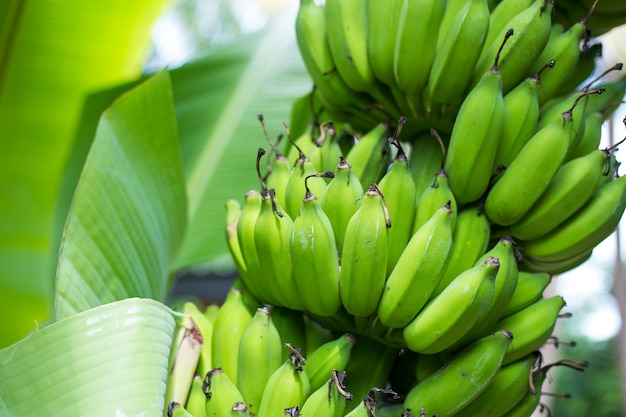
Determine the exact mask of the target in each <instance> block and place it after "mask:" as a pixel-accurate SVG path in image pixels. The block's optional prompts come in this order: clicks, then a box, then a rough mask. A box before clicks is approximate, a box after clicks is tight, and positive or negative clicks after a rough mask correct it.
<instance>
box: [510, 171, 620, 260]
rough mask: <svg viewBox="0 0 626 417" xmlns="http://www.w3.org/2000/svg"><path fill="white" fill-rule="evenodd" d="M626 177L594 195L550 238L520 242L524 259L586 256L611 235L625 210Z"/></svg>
mask: <svg viewBox="0 0 626 417" xmlns="http://www.w3.org/2000/svg"><path fill="white" fill-rule="evenodd" d="M625 178H626V177H619V178H617V179H615V180H613V181H610V182H608V183H605V184H602V185H601V186H600V187H599V188H598V189H597V191H596V192H595V194H594V196H592V197H591V199H590V200H589V201H588V202H587V203H586V204H585V205H584V206H583V207H581V208H580V209H579V210H578V211H577V212H576V213H575V214H574V215H573V216H572V218H571V219H568V220H567V221H565V222H564V223H562V224H561V225H559V226H558V227H557V228H556V229H554V230H553V231H552V232H550V233H549V234H548V235H546V236H544V237H541V238H538V239H536V240H530V241H527V242H521V243H520V250H521V251H522V254H523V255H524V256H528V257H531V258H534V259H537V260H544V261H562V260H566V259H568V258H572V257H575V256H579V255H582V254H585V253H586V252H589V251H590V250H592V249H593V248H594V247H595V246H596V245H597V244H599V243H600V242H601V241H603V240H604V239H605V238H606V237H607V236H609V235H610V234H611V233H612V232H613V230H615V227H616V226H617V224H618V222H619V220H620V219H621V217H622V214H623V212H624V207H626V179H625Z"/></svg>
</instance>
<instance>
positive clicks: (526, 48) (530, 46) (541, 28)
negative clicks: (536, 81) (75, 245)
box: [470, 0, 558, 94]
mask: <svg viewBox="0 0 626 417" xmlns="http://www.w3.org/2000/svg"><path fill="white" fill-rule="evenodd" d="M552 8H553V3H552V0H535V2H534V3H533V4H531V5H530V6H529V7H528V8H526V9H524V10H523V11H522V12H520V13H518V14H516V15H515V16H513V17H512V18H511V20H509V21H508V22H507V23H506V25H505V26H504V29H502V30H500V32H499V34H498V35H496V36H495V40H494V41H492V43H491V44H490V45H485V51H484V53H483V54H482V55H481V57H480V59H479V60H478V63H477V64H476V67H475V69H474V76H473V79H472V81H471V83H470V85H476V84H477V83H478V82H479V81H480V79H481V78H482V76H483V74H484V72H485V71H487V70H489V67H490V66H491V62H492V59H493V56H494V54H495V53H496V51H498V49H499V48H500V44H501V41H500V39H502V37H503V36H504V35H505V33H506V32H507V30H509V29H513V31H514V32H515V36H514V37H513V39H512V40H511V41H510V42H507V44H506V45H505V46H504V48H502V53H501V60H500V62H501V64H500V72H501V73H502V91H503V92H504V93H505V94H506V93H507V92H509V91H510V90H511V89H512V88H513V87H514V86H516V85H517V84H518V83H519V82H520V81H522V80H523V79H524V78H526V77H527V75H528V74H529V73H532V70H531V66H532V65H533V64H534V63H535V62H536V61H537V59H538V58H539V56H540V54H541V52H542V51H543V49H544V48H545V46H546V44H547V43H548V39H549V38H550V27H551V24H552ZM549 59H553V57H549V58H548V60H549ZM540 62H541V63H542V65H543V63H545V62H547V60H543V61H540ZM557 65H558V63H557Z"/></svg>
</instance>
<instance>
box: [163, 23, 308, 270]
mask: <svg viewBox="0 0 626 417" xmlns="http://www.w3.org/2000/svg"><path fill="white" fill-rule="evenodd" d="M293 21H294V20H293V16H292V15H290V14H283V15H282V16H280V17H279V18H277V19H276V20H275V21H273V22H272V24H271V25H269V26H268V27H267V29H266V30H265V31H263V32H261V33H259V34H255V35H254V36H252V37H250V38H249V39H242V40H240V41H239V42H237V43H236V44H233V45H230V46H229V47H228V48H227V49H222V50H215V51H213V52H212V54H211V55H210V56H209V57H207V59H206V60H203V61H201V62H198V63H195V64H193V65H189V66H186V67H183V68H180V70H175V71H173V74H172V83H173V85H174V98H175V103H176V112H177V115H178V120H179V126H180V137H181V147H182V152H183V159H184V161H185V174H186V178H187V193H188V198H189V219H190V225H189V228H188V233H187V235H186V236H185V241H184V244H183V249H182V250H181V253H180V256H179V257H178V258H177V260H176V262H175V266H176V267H185V266H189V265H194V264H198V263H201V262H206V261H214V262H220V263H221V264H222V265H227V266H229V267H232V261H231V260H230V257H229V255H228V253H227V246H226V240H225V237H224V236H225V217H226V210H225V206H224V205H225V202H226V200H227V199H228V198H237V199H239V200H240V201H241V202H243V196H244V194H245V193H246V192H247V191H248V190H250V189H251V188H257V189H258V188H259V187H260V186H259V184H258V180H257V176H256V172H255V168H254V167H255V158H256V153H257V149H258V148H259V147H260V146H262V147H265V148H269V146H268V144H267V142H266V141H265V138H264V136H263V130H262V129H261V125H260V124H259V121H258V119H257V115H258V114H263V115H264V117H265V120H266V122H267V124H268V129H269V131H270V135H271V136H272V137H273V138H274V139H275V138H276V136H277V135H278V134H279V133H285V128H284V127H283V122H288V121H289V119H290V112H291V106H292V104H293V101H294V100H295V99H296V98H298V97H300V96H302V95H303V94H305V93H307V92H308V91H309V90H310V89H311V86H312V84H311V81H310V78H309V76H308V74H307V72H306V70H305V68H304V65H303V63H302V59H301V57H300V54H299V51H298V49H297V45H296V41H295V31H294V29H293Z"/></svg>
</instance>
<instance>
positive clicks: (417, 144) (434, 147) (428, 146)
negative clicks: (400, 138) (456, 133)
mask: <svg viewBox="0 0 626 417" xmlns="http://www.w3.org/2000/svg"><path fill="white" fill-rule="evenodd" d="M432 139H433V137H432V135H431V134H429V135H428V136H424V137H419V138H417V139H416V140H415V141H414V142H412V143H411V152H410V154H409V160H410V161H411V163H410V164H409V170H410V171H411V175H412V177H413V182H414V183H415V198H416V200H415V205H416V206H417V204H418V203H419V199H420V197H421V195H422V193H423V192H424V190H426V189H427V188H428V187H430V186H431V185H432V183H433V178H435V175H437V173H438V172H439V170H440V169H441V167H442V166H443V160H444V155H443V150H444V149H445V146H446V143H445V142H444V141H443V140H442V143H441V144H440V143H438V142H437V141H435V140H432ZM440 139H443V138H441V137H440Z"/></svg>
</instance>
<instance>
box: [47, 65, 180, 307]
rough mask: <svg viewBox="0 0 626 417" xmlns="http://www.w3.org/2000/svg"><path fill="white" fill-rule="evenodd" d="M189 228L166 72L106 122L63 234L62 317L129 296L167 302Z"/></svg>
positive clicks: (121, 102)
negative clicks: (174, 262) (172, 265)
mask: <svg viewBox="0 0 626 417" xmlns="http://www.w3.org/2000/svg"><path fill="white" fill-rule="evenodd" d="M185 225H186V196H185V188H184V177H183V169H182V159H181V154H180V148H179V142H178V132H177V125H176V118H175V113H174V105H173V101H172V96H171V84H170V79H169V74H168V72H167V71H161V72H160V73H157V74H156V75H155V76H153V77H152V78H150V79H148V80H147V81H145V82H144V83H142V84H140V85H139V86H138V87H135V88H134V89H132V90H130V91H129V92H127V93H125V94H124V95H122V96H121V97H120V98H119V99H118V100H117V101H116V102H115V103H114V104H113V105H112V106H111V107H110V108H109V109H108V110H107V111H105V112H104V114H103V116H102V118H101V120H100V124H99V125H98V129H97V131H96V137H95V140H94V143H93V145H92V147H91V150H90V153H89V155H88V157H87V161H86V163H85V168H84V170H83V173H82V175H81V178H80V180H79V183H78V186H77V188H76V192H75V194H74V200H73V202H72V207H71V209H70V212H69V216H68V221H67V225H66V227H65V231H64V237H63V242H62V246H61V251H60V255H59V263H58V272H57V281H56V300H55V305H56V316H57V318H64V317H67V316H69V315H71V314H75V313H77V312H80V311H83V310H86V309H89V308H92V307H95V306H98V305H101V304H104V303H108V302H112V301H116V300H121V299H124V298H129V297H150V298H154V299H156V300H160V301H164V300H165V298H166V296H167V293H168V290H169V284H170V280H169V271H170V262H171V261H172V259H173V258H174V255H175V254H176V251H177V249H178V246H179V245H180V242H181V240H182V236H183V235H184V232H185Z"/></svg>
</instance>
